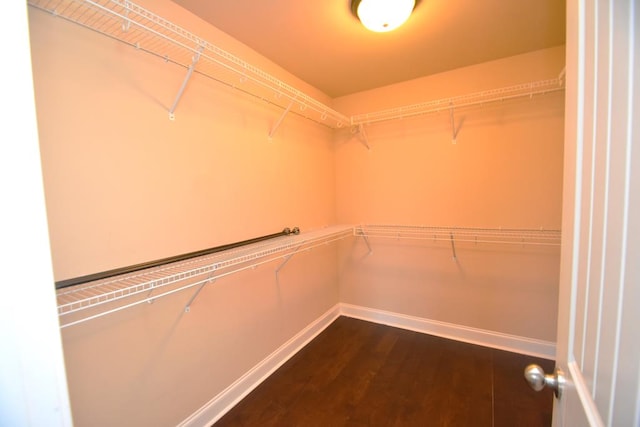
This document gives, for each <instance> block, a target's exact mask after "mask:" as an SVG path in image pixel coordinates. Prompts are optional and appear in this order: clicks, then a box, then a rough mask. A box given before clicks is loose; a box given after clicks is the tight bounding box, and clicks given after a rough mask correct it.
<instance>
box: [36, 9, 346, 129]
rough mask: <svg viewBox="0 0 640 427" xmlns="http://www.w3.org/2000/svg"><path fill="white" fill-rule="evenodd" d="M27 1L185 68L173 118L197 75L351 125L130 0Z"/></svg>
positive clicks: (332, 123)
mask: <svg viewBox="0 0 640 427" xmlns="http://www.w3.org/2000/svg"><path fill="white" fill-rule="evenodd" d="M27 3H28V4H29V5H30V6H32V7H34V8H36V9H40V10H43V11H46V12H49V13H51V14H53V15H54V16H57V17H60V18H63V19H65V20H68V21H71V22H74V23H76V24H78V25H81V26H83V27H85V28H88V29H91V30H94V31H96V32H98V33H101V34H104V35H106V36H108V37H111V38H113V39H116V40H119V41H121V42H123V43H126V44H128V45H130V46H133V47H135V48H136V49H138V50H141V51H144V52H147V53H151V54H153V55H157V56H159V57H161V58H164V59H165V60H166V61H167V62H172V63H175V64H179V65H181V66H183V67H184V68H186V69H187V70H188V71H187V72H188V74H187V77H186V78H185V81H184V83H183V86H182V87H181V88H180V90H179V92H178V95H177V97H176V99H175V101H174V102H173V105H172V106H171V107H170V109H169V113H170V116H171V117H172V116H173V113H174V110H175V109H176V106H177V104H178V101H179V99H180V97H181V96H182V92H183V91H184V89H185V86H186V83H187V81H188V79H189V77H190V76H191V73H192V72H196V73H200V74H202V75H204V76H207V77H209V78H211V79H214V80H216V81H219V82H221V83H224V84H225V85H227V86H229V87H232V88H234V89H237V90H239V91H241V92H244V93H246V94H249V95H253V96H255V97H257V98H260V99H262V100H264V101H266V102H268V103H270V104H273V105H277V106H279V107H281V108H283V109H285V111H286V113H289V112H291V113H295V114H298V115H301V116H304V117H306V118H308V119H310V120H313V121H315V122H317V123H320V124H322V125H325V126H328V127H330V128H340V127H342V126H348V125H349V123H350V120H349V118H348V117H347V116H345V115H343V114H341V113H339V112H337V111H335V110H333V109H331V108H330V107H328V106H327V105H325V104H323V103H322V102H320V101H318V100H316V99H314V98H312V97H311V96H309V95H307V94H305V93H303V92H302V91H300V90H298V89H296V88H294V87H293V86H291V85H289V84H287V83H285V82H283V81H282V80H279V79H277V78H275V77H274V76H272V75H270V74H268V73H267V72H265V71H263V70H261V69H260V68H258V67H256V66H254V65H251V64H250V63H248V62H246V61H243V60H242V59H240V58H238V57H236V56H234V55H232V54H231V53H229V52H227V51H225V50H223V49H221V48H219V47H218V46H216V45H214V44H212V43H210V42H208V41H206V40H204V39H203V38H201V37H198V36H197V35H195V34H192V33H190V32H189V31H187V30H185V29H183V28H181V27H179V26H178V25H176V24H173V23H172V22H170V21H168V20H166V19H164V18H162V17H160V16H158V15H156V14H154V13H152V12H150V11H149V10H146V9H144V8H142V7H140V6H138V5H136V4H135V3H133V2H131V1H128V0H28V1H27ZM273 131H274V130H273V129H272V133H273Z"/></svg>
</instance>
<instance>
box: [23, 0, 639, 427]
mask: <svg viewBox="0 0 640 427" xmlns="http://www.w3.org/2000/svg"><path fill="white" fill-rule="evenodd" d="M26 3H27V12H28V26H29V39H30V40H29V41H30V48H31V65H32V71H33V90H34V98H35V111H36V118H37V131H38V138H39V149H40V159H41V170H42V183H43V187H44V195H45V200H46V220H47V224H48V235H49V242H50V250H51V259H52V269H53V279H54V281H55V287H54V285H53V284H51V287H52V288H53V289H54V290H55V300H56V310H57V311H56V316H57V319H58V321H59V331H60V339H61V342H62V352H63V357H64V368H65V372H64V378H66V383H67V386H68V399H69V404H70V414H71V418H72V420H73V424H74V425H76V426H92V427H98V426H123V427H124V426H137V427H139V426H175V425H180V426H185V427H186V426H189V427H195V426H207V425H213V424H214V423H216V422H220V425H261V426H263V425H336V426H337V425H479V426H484V425H487V426H498V425H509V424H511V423H513V422H516V423H522V424H520V425H551V418H552V410H553V405H554V399H556V398H555V397H554V394H553V391H552V390H551V389H550V387H551V388H553V386H554V383H553V381H552V380H550V379H549V378H551V377H547V379H546V381H547V382H546V384H547V388H545V389H544V390H542V391H541V392H535V391H533V390H532V389H531V388H530V386H529V384H527V381H526V380H525V377H524V370H525V367H526V366H527V365H528V364H529V363H530V362H532V361H535V362H536V363H538V364H540V365H542V367H543V368H544V370H545V371H546V372H547V373H550V372H551V373H553V369H554V361H555V359H556V351H557V342H558V341H557V340H558V337H557V331H558V321H559V320H558V319H559V317H558V313H559V312H560V313H563V311H562V310H563V307H564V305H563V303H562V301H563V299H562V298H563V294H562V292H561V287H560V280H561V270H562V269H561V265H562V266H564V265H565V264H564V262H562V263H561V253H564V252H563V250H565V249H562V250H561V248H565V243H566V236H565V233H566V231H567V230H566V229H565V227H564V226H563V224H565V226H566V224H567V223H566V222H564V221H566V216H563V203H564V204H565V205H564V208H565V209H566V207H567V205H566V203H567V202H566V200H567V198H566V194H563V182H564V185H565V187H564V191H565V192H566V191H567V190H566V189H567V187H566V178H565V181H563V174H566V166H565V162H566V159H567V158H568V157H569V156H570V155H572V154H571V153H573V151H570V152H569V155H567V152H566V148H565V147H566V146H565V138H566V133H567V132H566V125H565V113H566V111H565V106H566V101H567V99H566V98H567V96H569V95H568V93H569V92H570V91H569V89H568V86H567V79H568V76H569V75H571V76H574V75H575V74H574V71H573V68H570V69H569V70H568V60H567V58H568V57H571V55H573V53H574V49H573V48H572V49H571V50H570V49H569V48H568V47H567V45H566V44H565V43H567V42H566V39H565V33H566V31H568V30H567V29H566V25H568V24H565V23H566V22H568V21H567V17H566V16H565V13H566V11H565V8H566V7H565V4H564V2H555V1H526V2H523V4H522V5H521V6H520V9H518V6H514V5H513V4H511V3H512V2H510V1H508V0H495V1H491V2H489V3H486V4H484V5H480V4H478V5H475V6H473V7H471V6H470V5H471V3H474V2H470V1H466V0H461V1H441V0H421V1H418V2H416V4H415V7H413V14H412V16H411V17H410V18H409V20H408V21H407V23H406V24H405V26H403V27H400V28H399V29H397V30H394V31H395V32H393V31H392V32H389V33H375V34H374V33H371V32H370V31H369V30H367V29H365V28H363V27H362V24H361V22H360V21H359V18H358V16H356V8H357V6H358V4H360V2H357V1H356V2H350V1H333V2H298V3H302V5H297V6H295V7H293V6H291V7H293V8H292V9H291V10H290V9H287V7H290V6H286V4H289V3H291V4H292V3H294V2H289V1H285V2H283V5H279V3H277V2H255V3H264V4H260V5H254V6H255V10H253V6H250V3H251V2H246V1H243V2H238V3H237V4H236V3H235V2H223V3H227V4H225V5H222V4H221V5H218V6H215V5H213V4H212V5H209V6H207V4H206V3H207V2H196V1H189V0H175V1H170V0H153V1H152V0H136V1H129V0H27V2H26ZM320 3H326V5H325V4H322V5H320ZM352 3H355V5H353V4H352ZM363 3H364V2H363ZM411 3H412V4H413V2H411ZM475 3H477V2H475ZM507 3H509V4H508V5H507ZM513 3H514V4H515V3H517V2H513ZM316 4H318V5H316ZM398 4H399V3H398ZM279 7H281V8H282V9H278V8H279ZM475 7H479V8H482V9H492V10H493V12H491V14H492V15H497V16H502V18H501V19H502V22H508V21H509V20H510V19H513V20H514V21H515V20H517V19H520V17H518V16H517V15H514V13H516V12H515V11H516V10H526V11H529V10H531V11H533V10H536V11H537V12H539V13H538V14H533V13H532V12H531V11H529V12H522V13H528V14H529V19H530V20H535V21H536V22H535V23H534V26H535V27H536V28H537V30H536V31H539V33H531V35H530V37H529V38H528V39H527V38H526V37H518V38H517V39H516V38H515V37H513V39H512V40H509V35H507V36H505V37H502V38H500V39H495V40H494V39H491V35H492V34H494V33H497V32H498V31H507V30H508V31H511V33H507V34H514V33H513V32H514V31H517V29H514V28H511V27H510V26H509V25H507V24H505V25H504V28H503V29H502V27H500V28H491V29H489V28H486V29H483V27H482V24H481V23H480V24H478V26H477V29H476V30H477V34H478V36H477V37H469V31H466V30H465V31H463V30H462V29H461V27H460V29H458V28H457V26H458V25H460V26H465V25H471V22H474V21H473V20H470V19H469V16H468V15H475V16H477V17H478V20H480V18H481V16H483V14H484V13H488V12H487V10H483V14H479V13H478V11H476V10H475V9H474V8H475ZM514 7H515V9H514ZM209 8H210V9H209ZM234 8H235V9H238V10H239V9H240V8H243V9H242V13H243V14H244V15H245V19H244V20H243V22H244V21H246V23H244V24H242V25H240V24H239V21H238V19H239V18H238V10H235V11H234ZM464 8H469V10H462V9H464ZM267 9H273V10H272V11H270V12H269V13H267V11H266V10H267ZM512 9H513V10H512ZM478 10H480V9H478ZM541 10H542V11H541ZM571 10H573V9H571ZM294 11H295V14H294ZM216 12H219V14H220V15H221V16H215V13H216ZM537 12H536V13H537ZM518 13H519V12H518ZM569 15H570V16H573V12H570V13H569ZM260 16H262V19H265V20H269V21H270V22H269V23H268V24H261V27H260V29H262V30H264V28H271V29H272V31H274V32H277V31H279V29H282V32H283V34H280V35H279V36H280V37H281V39H288V41H286V42H284V43H282V44H281V45H277V46H274V43H273V42H271V43H270V45H269V46H268V47H265V46H262V45H260V43H259V40H254V43H255V45H252V43H251V42H250V41H249V39H242V37H241V35H240V34H243V32H244V33H245V34H247V33H249V32H250V31H249V27H251V22H257V21H258V20H260ZM616 16H617V15H616ZM234 19H235V20H236V21H234ZM216 20H220V23H219V24H218V23H217V22H216ZM225 20H226V21H225ZM252 20H256V21H252ZM412 20H414V21H412ZM525 20H526V18H525ZM223 21H225V22H227V24H228V25H229V26H231V25H233V26H234V28H236V29H237V30H238V35H237V36H236V37H234V36H233V34H234V32H233V31H232V29H231V27H229V28H225V24H223ZM438 21H443V22H447V23H448V24H447V25H449V27H448V28H449V29H448V30H447V32H448V36H447V37H445V38H442V35H440V36H441V38H440V39H438V38H437V37H438V34H439V33H438V31H441V26H442V25H441V24H437V25H436V22H438ZM412 22H413V23H412ZM454 23H455V24H456V26H453V25H454ZM254 25H255V24H254ZM385 25H386V24H385ZM412 25H413V26H412ZM427 25H433V31H432V32H433V33H434V34H433V35H434V40H436V41H435V42H433V41H428V40H427V39H424V40H422V41H421V42H420V43H416V40H415V39H410V37H411V34H412V31H418V27H420V28H423V29H424V27H425V26H427ZM323 26H324V28H331V31H327V32H325V37H324V38H325V39H326V42H325V43H324V45H325V47H324V48H320V47H317V46H318V45H313V46H316V47H314V48H309V49H308V51H307V52H306V53H305V54H304V55H301V54H299V53H298V54H296V53H295V52H296V51H295V48H296V47H298V48H299V47H300V46H302V45H304V43H305V40H308V43H317V42H318V41H317V40H311V38H310V37H311V36H309V34H311V31H320V30H319V29H320V28H323ZM302 27H308V28H309V33H307V32H303V30H302ZM292 28H299V29H300V33H295V34H288V33H286V34H284V32H286V31H293V30H291V29H292ZM258 30H259V29H256V30H255V31H256V32H257V31H258ZM305 31H306V30H305ZM458 31H460V34H457V33H458ZM522 31H523V32H526V31H528V29H526V28H525V29H523V30H522ZM271 36H273V37H275V35H270V37H271ZM305 37H307V38H305ZM385 37H387V38H385ZM294 39H295V40H294ZM341 39H342V40H347V39H349V41H348V42H347V41H345V43H352V42H353V40H357V42H358V43H361V44H362V50H363V52H359V51H357V52H356V51H354V53H353V55H354V57H355V56H356V55H358V54H362V55H363V57H364V55H366V54H367V53H368V54H369V55H370V57H369V58H368V59H367V60H368V61H373V62H368V63H367V64H366V67H365V64H362V68H358V67H359V65H356V60H355V58H354V60H353V62H351V60H347V59H346V58H347V57H346V56H345V57H344V58H343V59H341V56H340V55H343V54H344V53H345V52H344V51H345V49H343V48H342V47H340V44H341V41H340V40H341ZM524 39H526V43H524V42H522V40H524ZM491 40H493V41H491ZM376 43H379V46H380V47H379V49H380V52H382V53H381V54H380V56H381V57H379V58H377V59H375V60H372V58H371V56H372V55H373V53H375V50H376V47H375V44H376ZM403 43H404V44H409V43H414V45H412V49H413V52H414V60H412V61H405V62H401V60H400V59H398V58H400V57H397V58H396V57H395V56H394V53H393V49H396V48H397V49H401V48H402V49H404V48H405V47H406V46H403ZM443 43H445V44H446V46H439V48H438V49H436V46H435V45H436V44H441V45H442V44H443ZM510 43H511V45H513V46H511V45H510ZM264 44H265V45H266V44H267V43H264ZM462 44H467V45H468V46H467V47H466V48H464V49H462V48H459V47H457V46H459V45H462ZM261 46H262V47H261ZM332 46H333V47H332ZM511 47H513V48H511ZM261 49H262V50H261ZM314 49H315V50H314ZM485 50H486V51H487V52H484V51H485ZM488 51H492V52H493V51H495V52H496V53H495V55H494V57H491V59H486V58H488V57H489V56H487V55H489V53H488ZM259 52H261V53H259ZM269 52H271V54H270V53H269ZM332 52H333V53H332ZM372 52H373V53H372ZM435 52H438V55H440V56H436V54H435ZM443 52H449V53H448V54H444V53H443ZM501 52H508V54H505V53H501ZM276 54H277V55H280V56H277V58H279V59H278V60H276V59H274V58H276V56H270V55H276ZM314 55H317V56H318V57H319V58H320V57H322V59H324V60H325V61H327V58H329V60H330V61H333V62H332V63H328V62H325V63H324V65H323V66H326V67H327V70H330V71H331V73H336V75H337V74H338V73H342V74H344V76H343V77H345V79H346V77H348V75H351V79H352V80H351V81H352V82H353V83H352V86H349V85H348V84H343V83H344V82H345V81H347V80H338V78H337V77H335V78H334V81H333V82H331V76H330V74H328V73H329V71H327V72H321V70H316V71H318V72H316V74H315V75H316V76H318V80H317V81H312V80H313V79H312V78H311V77H309V78H308V79H306V80H305V76H307V75H308V76H313V74H312V73H311V71H313V70H309V69H310V68H312V67H314V66H315V67H320V65H315V64H322V62H321V61H318V62H314V61H312V59H313V60H315V58H311V57H313V56H314ZM331 55H334V56H333V57H332V56H331ZM374 56H375V55H374ZM429 57H432V59H428V58H429ZM282 58H285V59H287V60H289V61H294V62H295V64H296V66H295V67H294V66H293V65H292V66H290V67H288V66H286V64H287V62H286V61H285V60H280V59H282ZM305 62H309V64H305ZM327 64H329V65H327ZM298 65H300V66H299V67H298ZM372 65H373V66H372ZM427 65H428V66H429V67H431V68H428V69H429V70H431V71H429V72H422V71H419V70H422V69H423V68H420V67H426V66H427ZM438 67H440V68H438ZM424 69H425V70H426V69H427V68H424ZM305 72H309V73H311V74H304V73H305ZM377 72H378V73H379V75H376V73H377ZM394 72H397V73H399V74H397V75H398V76H403V77H395V80H393V81H387V80H377V78H382V77H383V76H385V75H387V74H393V73H394ZM401 72H402V73H404V74H402V73H401ZM569 72H571V73H572V74H569ZM411 73H413V74H411ZM302 74H304V76H303V75H302ZM322 74H324V76H322ZM323 79H324V80H323ZM324 82H328V83H326V84H325V83H324ZM356 82H357V84H356ZM571 96H573V92H571ZM571 111H573V110H571ZM571 114H573V113H571ZM571 117H573V116H571ZM571 150H573V148H571ZM594 153H595V151H594ZM570 190H571V191H573V188H571V189H570ZM625 194H627V193H625ZM628 194H632V193H631V192H629V193H628ZM572 200H573V199H572ZM576 204H577V205H579V202H576ZM627 205H629V204H628V203H627ZM627 205H625V206H627ZM572 233H573V232H572ZM568 264H570V263H568ZM628 289H630V288H628ZM602 295H605V296H606V295H607V294H606V292H605V293H603V294H602ZM602 295H601V296H602ZM623 300H624V298H622V300H620V303H621V304H622V301H623ZM559 301H560V303H559ZM559 310H560V311H559ZM560 320H562V321H564V320H563V317H562V315H560ZM585 322H586V321H585ZM603 322H604V323H603V324H606V322H607V321H606V319H605V320H604V321H603ZM56 327H57V326H56ZM56 330H58V329H56ZM586 330H587V329H586V327H585V331H586ZM563 339H564V337H563ZM621 342H623V341H621ZM323 343H324V344H323ZM618 344H619V343H618ZM618 344H616V345H618ZM585 348H588V345H587V347H585ZM612 348H613V347H612ZM616 348H617V347H616ZM454 354H456V355H460V356H455V357H456V358H457V357H460V359H454V356H453V355H454ZM585 354H586V353H585ZM616 354H617V353H616ZM365 357H371V359H370V358H365ZM459 360H461V361H463V362H460V361H459ZM307 362H309V363H311V364H310V365H305V364H304V363H307ZM350 367H351V368H350ZM411 369H414V371H412V370H411ZM428 369H433V371H430V370H428ZM286 372H289V375H292V377H286V376H282V375H284V374H283V373H286ZM291 378H293V379H291ZM312 378H315V379H316V381H318V383H313V384H311V383H310V382H309V381H311V379H312ZM393 378H395V379H397V380H398V381H400V380H401V381H404V382H401V383H393V382H392V381H391V379H393ZM540 378H541V377H540ZM540 378H534V379H531V378H530V379H529V380H530V381H532V382H535V381H536V380H539V381H543V382H544V380H543V379H540ZM318 384H320V385H318ZM431 384H434V386H433V387H436V385H437V387H445V386H448V385H452V386H453V387H454V388H453V389H452V390H451V391H446V392H445V391H442V390H444V389H438V390H436V389H434V388H433V387H431V388H430V385H431ZM321 386H327V388H326V389H324V388H320V387H321ZM338 386H340V388H338ZM534 386H535V384H534ZM343 387H346V388H343ZM594 387H595V386H594ZM520 388H522V390H523V393H526V396H525V397H522V398H521V397H513V396H515V395H516V394H517V393H519V392H516V391H515V390H516V389H518V390H520ZM325 390H326V391H325ZM285 391H286V392H285ZM256 393H261V394H256ZM447 393H450V394H447ZM418 394H419V395H420V396H421V397H420V398H419V399H417V400H416V401H413V400H410V399H412V397H410V396H416V395H418ZM510 395H513V396H510ZM399 396H400V397H399ZM447 396H449V397H447ZM343 398H344V399H346V400H339V399H343ZM511 398H513V399H515V400H513V401H511V400H505V399H511ZM251 402H255V405H262V406H255V408H260V409H251V406H249V405H250V404H252V403H251ZM434 402H437V405H436V404H435V403H434ZM511 402H514V403H511ZM541 402H542V403H541ZM612 402H613V401H612ZM303 403H304V404H305V405H311V406H302V405H303ZM387 404H388V405H390V406H389V408H390V409H388V410H387V409H386V408H387V407H386V406H384V405H387ZM556 404H557V403H556ZM323 405H324V406H323ZM483 405H484V406H483ZM62 406H64V405H62ZM436 406H437V407H436ZM529 406H531V407H529ZM525 407H527V408H525ZM245 408H246V410H247V411H249V412H247V413H249V414H250V415H246V414H245V412H242V413H241V412H237V411H240V410H242V411H245ZM442 408H444V409H442ZM287 409H291V411H293V412H286V410H287ZM600 410H601V411H602V409H600ZM233 411H236V412H233ZM251 411H253V412H251ZM296 411H297V412H296ZM474 411H475V412H474ZM527 411H529V412H527ZM605 412H606V411H605ZM612 412H613V411H612ZM606 413H607V414H608V413H609V412H606ZM418 414H419V415H418ZM612 416H613V415H612ZM418 420H419V421H418ZM425 420H430V421H431V422H433V424H423V423H424V422H427V423H428V422H429V421H425ZM469 423H471V424H469ZM476 423H477V424H476ZM511 425H513V424H511Z"/></svg>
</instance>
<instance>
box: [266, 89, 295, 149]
mask: <svg viewBox="0 0 640 427" xmlns="http://www.w3.org/2000/svg"><path fill="white" fill-rule="evenodd" d="M294 101H295V100H293V99H292V100H291V102H289V105H287V108H285V110H284V111H283V112H282V115H281V116H280V118H279V119H278V121H277V122H276V123H275V124H274V125H273V127H272V128H271V130H270V131H269V139H273V135H275V134H276V131H277V130H278V128H279V127H280V125H281V124H282V121H283V120H284V118H285V116H286V115H287V114H289V111H291V107H293V104H294Z"/></svg>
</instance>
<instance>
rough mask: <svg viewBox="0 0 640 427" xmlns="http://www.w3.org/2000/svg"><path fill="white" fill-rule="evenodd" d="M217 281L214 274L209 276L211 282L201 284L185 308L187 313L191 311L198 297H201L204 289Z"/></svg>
mask: <svg viewBox="0 0 640 427" xmlns="http://www.w3.org/2000/svg"><path fill="white" fill-rule="evenodd" d="M215 281H216V279H215V278H214V277H213V275H212V274H210V275H209V280H208V281H206V282H204V283H201V284H200V286H199V287H198V289H196V291H195V292H194V293H193V295H192V296H191V298H190V299H189V301H188V302H187V304H186V305H185V306H184V312H185V313H189V312H190V311H191V304H193V302H194V301H195V300H196V298H197V297H198V295H200V291H202V289H203V288H204V287H205V286H206V285H208V284H210V283H215Z"/></svg>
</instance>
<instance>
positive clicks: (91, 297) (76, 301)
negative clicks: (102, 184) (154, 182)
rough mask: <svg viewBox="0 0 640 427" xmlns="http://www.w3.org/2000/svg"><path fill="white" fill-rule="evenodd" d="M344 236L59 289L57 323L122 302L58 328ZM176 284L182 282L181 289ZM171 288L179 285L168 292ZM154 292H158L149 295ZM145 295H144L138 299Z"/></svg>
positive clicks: (338, 229)
mask: <svg viewBox="0 0 640 427" xmlns="http://www.w3.org/2000/svg"><path fill="white" fill-rule="evenodd" d="M349 236H353V226H333V227H327V228H325V229H321V230H316V231H311V232H308V233H303V234H300V235H290V236H283V237H278V238H276V239H273V241H269V242H266V243H255V244H251V245H248V246H244V247H242V248H239V249H231V250H228V251H223V252H219V253H216V254H212V255H204V256H201V257H197V258H193V259H190V260H186V261H180V262H177V263H175V264H170V265H167V266H162V267H156V268H151V269H149V270H147V271H140V272H136V273H131V274H125V275H122V276H116V277H113V278H109V279H103V280H98V281H96V282H89V283H87V284H84V285H77V286H74V287H71V288H61V289H60V290H58V292H57V298H58V315H59V316H60V318H61V319H62V318H63V317H65V316H67V315H72V314H74V313H81V312H83V311H84V310H87V309H91V308H97V309H98V310H100V308H101V307H103V306H105V305H107V304H109V303H116V304H121V305H118V306H116V307H114V308H109V307H108V306H107V307H106V308H105V309H103V310H102V311H98V312H97V313H93V314H91V313H90V314H89V315H86V316H84V317H78V318H77V319H75V320H72V321H70V322H66V323H62V322H61V328H66V327H69V326H72V325H76V324H79V323H83V322H85V321H88V320H91V319H95V318H98V317H102V316H104V315H107V314H111V313H114V312H117V311H120V310H124V309H126V308H130V307H133V306H136V305H139V304H142V303H145V302H153V301H154V300H156V299H158V298H161V297H164V296H168V295H172V294H174V293H176V292H180V291H183V290H186V289H189V288H193V287H195V286H199V285H205V284H207V283H211V282H213V281H215V280H217V279H219V278H223V277H226V276H229V275H231V274H234V273H238V272H241V271H244V270H248V269H252V268H255V267H257V266H259V265H263V264H266V263H269V262H272V261H275V260H278V259H282V258H285V257H289V256H292V255H294V254H296V253H298V252H302V251H307V250H310V249H313V248H316V247H319V246H323V245H328V244H330V243H333V242H336V241H338V240H342V239H344V238H346V237H349ZM194 280H195V281H194ZM181 282H186V283H183V284H181V285H180V283H181ZM172 285H178V286H177V287H175V288H173V287H172ZM156 291H160V292H161V293H154V292H156ZM144 293H147V295H146V296H144V295H142V294H144ZM136 296H137V297H138V299H136V300H135V301H131V302H127V301H129V300H128V298H130V297H136ZM140 297H141V298H140ZM72 317H73V316H72Z"/></svg>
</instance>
